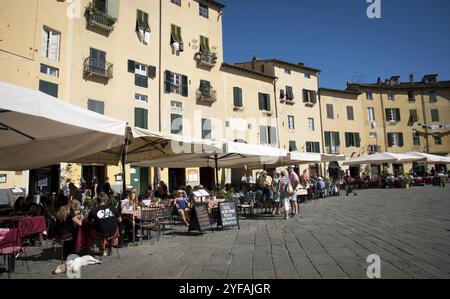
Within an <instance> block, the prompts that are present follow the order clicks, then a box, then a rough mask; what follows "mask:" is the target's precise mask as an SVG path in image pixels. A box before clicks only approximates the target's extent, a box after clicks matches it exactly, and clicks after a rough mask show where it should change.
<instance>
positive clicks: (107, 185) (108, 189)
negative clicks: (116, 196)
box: [102, 177, 112, 197]
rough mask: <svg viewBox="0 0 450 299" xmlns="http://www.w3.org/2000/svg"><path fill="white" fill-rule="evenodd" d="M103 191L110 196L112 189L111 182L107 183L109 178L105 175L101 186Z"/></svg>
mask: <svg viewBox="0 0 450 299" xmlns="http://www.w3.org/2000/svg"><path fill="white" fill-rule="evenodd" d="M102 190H103V192H104V193H105V194H106V195H108V197H109V196H111V194H112V189H111V184H110V183H109V178H108V177H107V178H106V179H105V182H104V183H103V188H102Z"/></svg>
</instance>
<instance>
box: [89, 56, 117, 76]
mask: <svg viewBox="0 0 450 299" xmlns="http://www.w3.org/2000/svg"><path fill="white" fill-rule="evenodd" d="M84 73H85V74H87V75H89V76H97V77H101V78H105V79H111V78H112V77H113V64H112V63H109V62H106V61H103V60H98V59H95V58H91V57H87V58H86V59H85V60H84Z"/></svg>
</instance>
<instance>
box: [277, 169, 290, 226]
mask: <svg viewBox="0 0 450 299" xmlns="http://www.w3.org/2000/svg"><path fill="white" fill-rule="evenodd" d="M279 188H280V189H279V192H280V201H281V204H282V206H283V208H284V220H288V219H289V211H290V209H291V205H290V201H291V199H292V193H293V188H292V185H291V182H290V180H289V175H288V172H287V171H286V170H283V171H282V172H281V178H280V181H279Z"/></svg>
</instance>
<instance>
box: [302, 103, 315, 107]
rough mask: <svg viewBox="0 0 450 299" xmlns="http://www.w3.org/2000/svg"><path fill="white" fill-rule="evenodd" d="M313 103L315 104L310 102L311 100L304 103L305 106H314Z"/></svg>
mask: <svg viewBox="0 0 450 299" xmlns="http://www.w3.org/2000/svg"><path fill="white" fill-rule="evenodd" d="M315 105H316V104H315V103H311V102H307V103H305V106H306V107H314V106H315Z"/></svg>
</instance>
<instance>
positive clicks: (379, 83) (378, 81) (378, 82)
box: [377, 77, 382, 85]
mask: <svg viewBox="0 0 450 299" xmlns="http://www.w3.org/2000/svg"><path fill="white" fill-rule="evenodd" d="M381 83H382V81H381V78H380V77H378V79H377V84H378V85H381Z"/></svg>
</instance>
